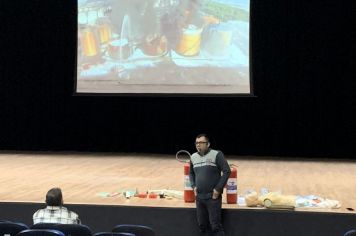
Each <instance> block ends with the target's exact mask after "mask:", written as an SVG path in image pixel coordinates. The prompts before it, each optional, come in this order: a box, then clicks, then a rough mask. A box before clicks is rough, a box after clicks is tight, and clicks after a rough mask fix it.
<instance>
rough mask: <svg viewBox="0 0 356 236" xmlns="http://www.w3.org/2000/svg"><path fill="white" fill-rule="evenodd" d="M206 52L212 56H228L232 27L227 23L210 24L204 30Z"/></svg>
mask: <svg viewBox="0 0 356 236" xmlns="http://www.w3.org/2000/svg"><path fill="white" fill-rule="evenodd" d="M202 41H203V42H202V47H203V50H204V53H207V54H208V55H211V56H217V57H226V56H228V55H229V52H230V45H231V42H232V29H231V26H229V25H228V24H226V23H221V24H210V25H208V26H207V27H206V28H205V30H204V32H203V39H202Z"/></svg>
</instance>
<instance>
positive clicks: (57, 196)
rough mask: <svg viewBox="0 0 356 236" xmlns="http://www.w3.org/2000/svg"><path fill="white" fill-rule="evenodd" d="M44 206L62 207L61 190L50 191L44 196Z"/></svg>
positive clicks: (53, 189)
mask: <svg viewBox="0 0 356 236" xmlns="http://www.w3.org/2000/svg"><path fill="white" fill-rule="evenodd" d="M46 204H47V206H62V205H63V197H62V190H61V189H60V188H52V189H50V190H49V191H48V192H47V194H46Z"/></svg>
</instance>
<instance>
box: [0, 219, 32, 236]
mask: <svg viewBox="0 0 356 236" xmlns="http://www.w3.org/2000/svg"><path fill="white" fill-rule="evenodd" d="M25 229H28V226H27V225H25V224H23V223H19V222H10V221H3V222H0V236H4V235H5V234H6V235H7V236H15V235H16V234H18V233H19V232H21V231H22V230H25Z"/></svg>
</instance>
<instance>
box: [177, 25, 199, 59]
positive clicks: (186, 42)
mask: <svg viewBox="0 0 356 236" xmlns="http://www.w3.org/2000/svg"><path fill="white" fill-rule="evenodd" d="M201 34H202V28H199V27H197V26H196V25H188V27H186V28H184V29H183V32H182V35H181V38H180V40H179V42H178V45H177V48H176V51H177V53H179V54H181V55H184V56H195V55H198V54H199V51H200V43H201Z"/></svg>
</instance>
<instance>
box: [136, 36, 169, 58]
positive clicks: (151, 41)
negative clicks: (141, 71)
mask: <svg viewBox="0 0 356 236" xmlns="http://www.w3.org/2000/svg"><path fill="white" fill-rule="evenodd" d="M167 47H168V46H167V38H166V37H165V36H161V35H157V34H150V35H147V36H146V37H145V40H144V42H143V43H142V46H141V47H140V48H141V50H142V52H143V53H144V54H145V55H147V56H162V55H164V54H166V53H167Z"/></svg>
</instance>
